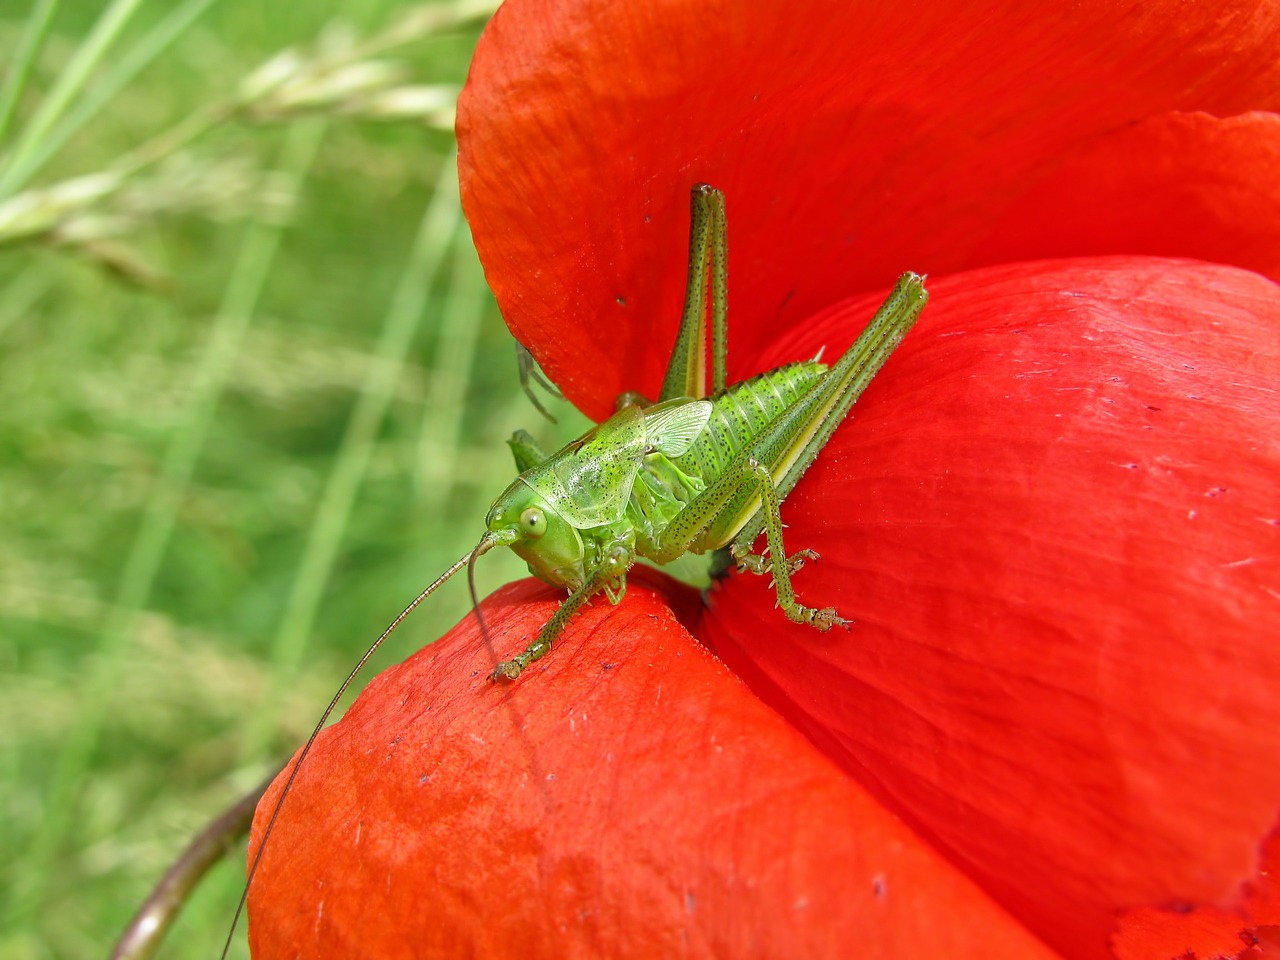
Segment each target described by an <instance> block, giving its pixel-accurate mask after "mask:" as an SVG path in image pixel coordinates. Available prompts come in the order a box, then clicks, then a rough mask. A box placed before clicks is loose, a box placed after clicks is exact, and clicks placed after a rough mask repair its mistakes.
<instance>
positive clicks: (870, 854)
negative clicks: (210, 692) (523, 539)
mask: <svg viewBox="0 0 1280 960" xmlns="http://www.w3.org/2000/svg"><path fill="white" fill-rule="evenodd" d="M640 579H641V580H644V579H646V578H645V577H643V576H642V577H641V578H640ZM667 589H668V590H670V589H671V588H670V587H668V588H667ZM554 607H555V599H554V597H553V596H552V595H551V593H550V592H549V591H548V590H547V589H546V588H545V587H543V586H542V585H540V584H537V583H536V582H533V581H524V582H522V583H518V584H515V585H513V586H511V587H508V588H506V589H504V590H503V591H501V592H500V593H499V594H497V595H496V596H495V597H494V598H493V599H492V600H490V601H488V602H487V603H486V604H485V611H486V617H487V619H488V621H489V623H490V624H491V626H492V627H493V630H494V636H495V638H496V642H497V644H498V645H499V647H500V649H502V650H503V652H506V651H507V650H508V648H510V647H512V646H519V645H520V643H522V642H524V640H526V639H527V638H528V637H529V636H531V635H532V633H533V632H534V631H536V630H537V628H538V626H540V625H541V623H542V622H543V621H544V620H545V619H546V617H547V616H548V615H549V614H550V612H551V611H552V610H553V609H554ZM492 663H493V661H492V659H491V658H490V656H489V654H488V653H486V651H485V650H484V648H483V646H482V644H481V643H480V641H479V638H478V636H477V632H476V630H475V628H474V626H473V625H472V622H471V621H468V622H467V623H465V624H463V625H462V626H460V627H458V628H457V629H455V630H454V631H453V632H452V633H451V634H449V635H448V636H447V637H445V638H444V639H442V640H440V641H439V642H438V643H436V644H433V645H432V646H430V647H428V648H427V649H425V650H423V651H422V652H421V653H419V654H417V655H416V656H415V657H413V658H411V659H410V660H409V661H408V662H406V663H405V664H404V665H402V666H400V667H395V668H392V669H391V670H388V671H387V672H386V673H384V674H382V676H380V677H379V678H377V679H376V680H375V681H373V682H372V683H370V684H369V686H368V688H367V689H366V690H365V692H364V694H363V695H362V696H361V697H360V699H359V700H358V701H357V702H356V703H355V704H354V705H353V706H352V707H351V709H350V711H349V712H348V714H347V716H346V717H345V718H344V719H343V721H342V722H341V723H340V724H338V725H337V726H335V727H333V728H331V729H330V730H328V731H327V732H326V733H325V734H324V735H323V736H322V737H321V739H320V740H319V741H317V745H316V749H315V751H314V752H313V753H312V755H311V757H310V758H309V760H308V762H307V764H306V765H304V767H303V768H302V772H301V773H300V775H299V777H298V779H297V781H296V783H295V785H294V788H293V792H292V794H291V795H290V799H289V802H288V803H287V805H286V806H285V807H284V809H283V813H282V814H281V816H280V819H279V820H278V821H277V824H276V829H275V833H274V835H273V837H272V841H271V847H270V848H269V849H268V852H267V855H266V856H265V857H264V858H263V861H262V868H261V870H260V872H259V875H258V878H257V880H256V881H255V883H254V887H253V891H252V896H251V899H250V909H251V915H250V920H251V924H250V940H251V944H252V947H253V955H254V956H255V957H257V958H259V960H262V958H267V957H295V956H341V957H344V958H356V957H380V958H388V957H426V956H449V957H454V956H484V957H493V956H519V957H588V956H591V957H657V956H672V955H679V956H692V957H700V956H718V957H735V956H761V957H764V956H778V957H783V956H798V957H809V956H855V955H856V956H860V957H863V956H865V957H876V956H880V957H903V956H911V955H915V954H916V953H918V952H920V950H921V948H922V945H923V949H924V951H925V952H926V953H928V954H930V955H933V956H940V957H984V958H986V957H1008V958H1032V957H1047V956H1049V954H1047V953H1046V952H1045V951H1044V948H1043V947H1042V946H1041V945H1040V944H1039V943H1038V942H1037V941H1036V940H1035V939H1034V938H1032V937H1030V936H1029V935H1028V934H1026V933H1025V931H1023V930H1022V929H1021V928H1020V927H1018V925H1017V924H1016V923H1014V922H1013V921H1011V920H1010V919H1009V918H1008V916H1007V915H1006V914H1004V913H1003V912H1002V911H1001V910H1000V909H999V908H997V907H995V906H993V905H992V903H991V902H990V901H989V900H988V899H987V897H986V895H985V894H983V893H982V892H981V891H979V890H978V889H977V888H976V887H975V886H974V885H973V884H972V883H971V882H970V881H968V880H967V879H965V878H964V877H962V876H961V875H959V874H958V873H957V872H956V871H955V869H954V868H952V867H951V866H949V865H948V864H946V863H945V862H944V861H942V860H941V859H940V858H939V857H938V856H937V855H936V854H934V853H933V852H932V851H931V850H930V849H929V848H928V847H927V846H925V845H924V844H923V843H921V842H920V841H919V840H918V839H917V838H915V837H914V836H913V835H912V834H911V833H910V832H909V831H908V830H906V829H905V828H904V827H903V825H902V824H901V823H899V822H898V821H897V820H896V819H894V818H893V817H891V816H889V815H887V814H886V813H885V812H884V811H883V810H882V809H881V808H880V807H879V806H878V805H877V804H876V803H875V802H874V801H872V800H871V799H870V798H869V797H868V796H867V795H866V794H864V793H863V792H862V791H861V790H859V789H858V788H857V787H855V786H854V785H852V784H851V783H850V781H849V780H848V778H847V777H845V776H844V775H843V774H842V773H840V772H839V771H838V770H837V769H836V768H835V767H834V766H832V765H831V763H830V762H829V761H828V760H826V759H825V758H824V757H822V756H821V755H820V754H818V753H817V752H816V751H815V750H814V749H813V748H812V747H811V746H810V745H809V744H808V743H807V742H806V741H805V740H804V739H803V738H801V737H800V736H799V735H798V734H797V733H795V731H794V730H792V729H791V728H790V727H789V726H788V725H787V724H786V723H784V722H783V721H782V720H781V719H780V718H778V716H777V715H776V714H774V713H773V712H772V711H771V710H769V709H768V708H767V707H765V706H763V705H762V704H761V703H760V702H759V701H758V700H756V699H755V697H753V696H752V695H751V694H750V693H749V692H748V691H747V690H746V689H745V688H744V687H743V686H742V685H741V683H739V682H738V681H737V680H736V679H735V678H734V677H732V675H730V674H729V673H728V672H727V671H726V670H725V668H724V667H723V666H722V665H721V664H720V663H718V662H717V661H716V660H715V659H714V658H713V657H711V656H710V655H709V654H707V652H706V651H705V650H704V649H702V648H701V647H699V646H698V645H697V644H696V643H695V642H693V640H692V639H691V638H690V637H689V635H688V634H687V633H686V632H685V631H684V629H683V628H682V627H681V626H680V625H679V624H678V623H677V622H676V621H675V619H674V618H673V616H672V613H671V611H670V609H669V608H668V607H667V605H666V604H665V602H663V600H662V599H661V598H660V597H659V596H657V595H655V594H654V592H653V591H652V590H651V589H648V588H645V587H644V586H642V585H640V584H639V583H637V584H635V585H633V586H632V587H631V589H630V590H629V591H628V595H627V598H626V602H625V603H624V604H622V605H621V606H619V607H616V608H609V607H608V606H607V605H600V604H598V605H597V606H596V607H595V608H594V609H591V610H589V611H588V612H586V613H585V614H583V615H582V616H581V617H579V618H578V619H576V620H575V621H574V623H573V625H572V628H571V630H570V631H569V632H568V633H567V634H566V635H565V637H564V638H563V642H562V643H561V644H560V645H559V646H558V648H557V649H556V650H555V651H554V652H553V653H552V654H551V655H550V656H549V657H548V658H546V659H545V660H543V661H541V662H540V663H539V664H538V665H537V666H536V667H535V668H534V669H531V670H530V671H529V672H528V674H526V676H525V677H522V678H521V680H520V681H519V682H518V683H517V684H516V685H514V686H513V687H491V686H489V685H488V684H487V683H485V681H484V676H485V674H486V672H487V671H488V670H489V669H490V668H491V666H492ZM275 797H276V792H275V789H273V791H272V792H271V793H269V794H268V795H267V797H266V798H265V800H264V801H263V804H262V806H261V807H260V808H259V814H260V815H259V819H258V823H257V824H256V827H255V834H254V844H255V845H256V843H257V842H258V837H259V836H260V831H261V829H262V824H263V822H264V820H265V815H266V813H267V812H268V811H269V810H270V809H271V806H272V804H273V803H274V800H275Z"/></svg>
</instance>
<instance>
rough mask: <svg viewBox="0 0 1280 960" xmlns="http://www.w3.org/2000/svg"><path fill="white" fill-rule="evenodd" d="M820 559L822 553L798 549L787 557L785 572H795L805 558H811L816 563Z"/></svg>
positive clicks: (802, 564)
mask: <svg viewBox="0 0 1280 960" xmlns="http://www.w3.org/2000/svg"><path fill="white" fill-rule="evenodd" d="M821 559H822V555H821V554H820V553H818V551H817V550H798V551H796V552H795V553H793V554H792V555H791V556H789V557H787V572H788V573H795V572H796V571H797V570H799V569H800V568H801V567H803V566H804V562H805V561H806V560H812V561H813V562H814V563H817V562H818V561H819V560H821Z"/></svg>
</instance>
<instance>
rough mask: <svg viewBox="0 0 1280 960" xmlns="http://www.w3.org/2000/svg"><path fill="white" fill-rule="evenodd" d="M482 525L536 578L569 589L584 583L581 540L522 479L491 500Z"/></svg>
mask: <svg viewBox="0 0 1280 960" xmlns="http://www.w3.org/2000/svg"><path fill="white" fill-rule="evenodd" d="M485 526H487V527H488V528H489V535H490V536H491V537H492V538H493V540H494V542H495V543H498V544H502V545H505V546H508V547H510V548H511V549H512V550H514V551H515V552H516V553H517V554H518V555H519V556H520V558H521V559H522V560H524V561H525V563H527V564H529V572H530V573H532V574H533V575H534V576H535V577H537V578H538V579H540V580H545V581H546V582H547V583H550V584H552V585H553V586H557V587H568V588H569V589H570V590H576V589H578V588H579V587H581V586H582V584H583V583H584V582H585V581H586V571H585V569H584V568H583V548H582V537H581V536H580V535H579V533H578V531H577V530H576V529H574V528H573V527H572V526H571V525H570V524H569V523H568V521H566V520H565V519H564V518H563V517H562V516H560V514H559V513H557V512H556V511H555V510H554V509H553V508H552V507H551V506H549V505H548V504H547V502H546V501H545V500H544V499H543V498H542V497H540V496H539V495H538V494H537V492H536V491H535V490H534V489H533V488H532V487H531V486H529V484H528V483H526V482H525V481H524V479H523V478H518V479H517V480H516V482H515V483H513V484H511V486H509V487H508V488H507V489H506V492H505V493H503V494H502V496H500V497H499V498H498V499H497V500H496V501H494V504H493V506H492V507H491V508H490V510H489V516H488V517H487V518H486V519H485Z"/></svg>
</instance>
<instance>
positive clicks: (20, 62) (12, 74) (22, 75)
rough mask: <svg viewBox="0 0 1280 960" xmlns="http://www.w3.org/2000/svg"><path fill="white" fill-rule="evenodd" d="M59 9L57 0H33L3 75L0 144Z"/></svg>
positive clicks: (0, 103) (0, 98) (6, 133)
mask: <svg viewBox="0 0 1280 960" xmlns="http://www.w3.org/2000/svg"><path fill="white" fill-rule="evenodd" d="M57 12H58V0H36V2H35V5H34V6H32V8H31V13H30V14H28V15H27V29H26V30H25V31H24V32H23V34H22V40H21V42H20V43H19V44H18V50H17V53H16V54H15V55H14V58H13V61H12V62H11V63H10V64H9V69H8V71H7V72H6V73H5V76H4V89H3V90H0V143H4V138H5V137H6V136H7V135H8V133H9V125H10V124H11V123H12V122H13V117H14V114H15V113H17V111H18V103H19V102H20V101H21V100H22V92H23V91H24V90H25V89H26V88H27V80H28V79H29V78H30V76H31V69H32V67H34V66H35V63H36V59H37V58H38V57H39V56H40V51H41V50H42V49H43V48H44V41H45V38H46V37H47V36H48V35H49V27H50V25H51V24H52V23H53V17H54V14H56V13H57Z"/></svg>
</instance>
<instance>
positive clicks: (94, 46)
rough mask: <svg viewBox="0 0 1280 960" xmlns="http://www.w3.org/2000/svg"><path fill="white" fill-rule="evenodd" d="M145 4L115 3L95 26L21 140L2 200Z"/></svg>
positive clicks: (3, 180) (2, 183)
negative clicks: (140, 7) (134, 15)
mask: <svg viewBox="0 0 1280 960" xmlns="http://www.w3.org/2000/svg"><path fill="white" fill-rule="evenodd" d="M141 3H142V0H113V2H112V4H111V6H110V7H108V8H107V9H106V10H105V11H103V13H102V16H100V17H99V18H98V21H97V23H95V24H94V25H93V30H92V31H90V33H89V36H87V37H86V38H85V39H84V41H83V42H82V43H81V44H80V47H79V48H78V49H77V50H76V52H75V55H74V56H73V57H72V58H71V62H70V63H68V64H67V66H66V68H65V69H63V71H62V73H61V74H59V76H58V81H57V83H55V84H54V85H53V89H52V90H51V91H50V92H49V95H48V97H46V98H45V99H44V101H43V102H42V103H41V104H40V107H39V108H38V109H37V110H36V112H35V116H33V117H32V118H31V122H30V123H29V124H27V126H26V127H25V128H24V129H23V131H22V136H21V137H20V138H19V139H18V143H17V145H16V146H15V147H14V149H13V154H12V155H11V156H10V157H9V161H8V164H7V165H6V166H5V169H4V172H3V173H2V174H0V200H4V199H6V198H8V197H9V196H11V195H12V194H14V193H15V192H16V191H17V190H18V188H19V187H20V186H21V185H22V182H23V181H22V178H21V171H22V170H23V169H25V168H26V166H27V164H28V163H29V161H30V158H31V157H32V156H33V155H34V154H35V153H36V152H37V151H38V150H39V149H40V148H41V144H42V142H43V140H44V138H45V137H46V136H47V135H48V133H49V131H50V130H52V129H53V127H54V125H55V124H56V123H57V122H58V121H59V120H60V119H62V116H63V114H64V113H66V111H67V109H68V107H70V105H71V102H72V100H74V99H75V98H76V96H77V95H78V94H79V93H80V90H81V89H82V88H83V87H84V85H85V83H87V82H88V80H89V76H90V74H92V73H93V71H94V70H95V69H96V68H97V66H98V64H99V63H100V62H101V61H102V58H103V57H104V56H106V53H107V51H108V50H109V49H111V45H112V44H113V43H114V42H115V40H116V38H117V37H118V36H119V35H120V32H121V31H122V30H123V29H124V28H125V26H126V25H127V24H128V23H129V20H130V18H131V17H132V16H133V14H134V13H135V12H137V9H138V6H139V5H140V4H141Z"/></svg>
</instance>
